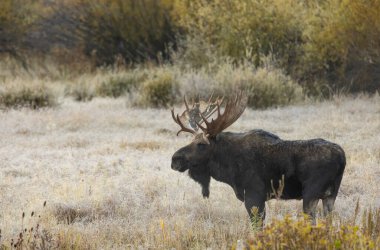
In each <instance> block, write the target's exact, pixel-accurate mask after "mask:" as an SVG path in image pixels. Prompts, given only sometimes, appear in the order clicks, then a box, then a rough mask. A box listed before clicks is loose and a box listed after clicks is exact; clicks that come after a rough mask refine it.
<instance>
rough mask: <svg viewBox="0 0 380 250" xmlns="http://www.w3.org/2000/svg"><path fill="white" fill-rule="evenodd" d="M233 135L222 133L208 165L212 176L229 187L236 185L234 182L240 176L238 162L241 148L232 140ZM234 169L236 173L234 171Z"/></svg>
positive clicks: (217, 138) (216, 140) (216, 141)
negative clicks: (237, 175)
mask: <svg viewBox="0 0 380 250" xmlns="http://www.w3.org/2000/svg"><path fill="white" fill-rule="evenodd" d="M230 134H231V133H220V134H219V135H218V136H217V137H216V138H215V139H213V141H214V143H215V150H214V152H213V154H212V156H211V158H210V161H209V163H208V169H209V170H210V175H211V177H212V178H214V179H215V180H217V181H221V182H224V183H227V184H229V185H234V180H235V177H236V176H233V175H234V174H238V171H236V169H238V166H237V165H238V161H237V157H236V156H237V154H238V150H239V147H238V145H237V144H236V143H235V142H234V140H231V138H230V136H229V135H230ZM233 169H234V171H233Z"/></svg>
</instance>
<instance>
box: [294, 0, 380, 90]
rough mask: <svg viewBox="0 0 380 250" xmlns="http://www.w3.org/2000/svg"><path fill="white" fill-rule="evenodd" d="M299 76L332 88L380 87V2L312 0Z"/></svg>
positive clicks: (357, 88)
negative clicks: (315, 0)
mask: <svg viewBox="0 0 380 250" xmlns="http://www.w3.org/2000/svg"><path fill="white" fill-rule="evenodd" d="M308 11H309V14H308V18H307V19H306V20H305V22H306V24H307V25H306V26H305V29H304V31H303V38H302V39H303V40H304V45H303V46H302V50H303V51H304V52H303V53H304V54H303V56H302V58H300V63H299V65H298V73H296V74H297V75H298V77H299V78H300V79H302V80H305V81H307V82H313V81H315V80H319V81H321V80H324V81H326V82H327V83H328V84H329V86H330V88H333V89H339V88H342V87H344V88H346V89H349V90H351V91H363V90H364V91H366V90H367V91H376V90H379V89H380V84H379V79H380V77H379V73H378V68H379V66H380V15H379V13H380V2H379V1H377V0H370V1H365V0H359V1H341V0H328V1H318V3H317V2H315V3H314V4H311V3H310V7H309V8H308Z"/></svg>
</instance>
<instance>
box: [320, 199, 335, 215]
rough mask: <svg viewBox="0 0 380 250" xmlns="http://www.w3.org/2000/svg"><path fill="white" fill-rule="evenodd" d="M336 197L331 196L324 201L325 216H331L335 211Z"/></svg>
mask: <svg viewBox="0 0 380 250" xmlns="http://www.w3.org/2000/svg"><path fill="white" fill-rule="evenodd" d="M334 203H335V197H334V196H329V197H326V198H324V199H322V204H323V216H325V217H326V216H327V215H329V214H330V213H331V212H332V211H333V209H334Z"/></svg>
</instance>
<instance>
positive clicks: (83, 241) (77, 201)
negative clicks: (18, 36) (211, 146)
mask: <svg viewBox="0 0 380 250" xmlns="http://www.w3.org/2000/svg"><path fill="white" fill-rule="evenodd" d="M177 110H178V108H177ZM256 128H261V129H264V130H267V131H270V132H273V133H275V134H277V135H278V136H280V137H281V138H283V139H310V138H317V137H321V138H324V139H327V140H330V141H333V142H336V143H338V144H340V145H341V146H342V147H343V148H344V150H345V152H346V156H347V166H346V171H345V174H344V178H343V181H342V185H341V189H340V192H339V195H338V198H337V201H336V206H335V211H336V213H337V214H338V216H339V217H340V218H341V219H342V220H345V221H349V220H351V219H352V217H353V214H354V211H355V206H356V203H357V201H358V200H359V204H360V213H362V212H363V211H365V210H366V209H369V208H375V209H376V208H379V207H380V184H379V183H380V135H379V134H380V97H379V95H375V96H373V97H367V96H361V97H357V98H355V99H353V98H347V97H337V98H334V99H333V100H331V101H326V102H321V103H308V104H300V105H298V106H289V107H285V108H278V109H270V110H264V111H257V110H250V109H248V110H246V111H245V113H244V114H243V115H242V117H241V118H240V119H239V120H238V121H237V122H236V123H235V124H234V125H233V126H231V127H230V128H229V129H228V130H229V131H247V130H250V129H256ZM177 130H178V128H177V125H176V124H175V123H174V122H173V121H172V119H171V117H170V112H169V110H165V109H136V108H129V107H128V106H127V105H126V100H125V99H123V98H119V99H101V98H96V99H94V100H93V101H91V102H88V103H78V102H74V101H71V100H70V99H64V100H62V103H61V105H60V106H59V107H57V108H54V109H43V110H39V111H32V110H29V109H21V110H8V111H0V229H1V233H0V234H1V238H0V245H1V244H4V245H9V243H10V242H11V239H12V238H13V239H15V238H17V237H18V234H19V232H20V231H21V230H22V229H23V228H28V230H29V228H30V227H35V226H36V225H37V224H39V227H40V230H41V234H43V235H44V237H45V241H46V242H47V243H46V244H59V246H60V247H66V248H70V247H74V246H75V247H78V248H120V249H124V248H128V247H131V248H138V247H140V248H142V249H147V248H150V249H154V248H164V249H170V248H173V247H174V248H176V249H183V248H196V249H204V248H206V247H211V248H212V249H219V248H229V247H231V246H232V245H233V244H234V243H235V242H236V241H237V240H238V239H245V238H248V237H249V235H250V234H251V232H252V231H251V229H250V225H249V221H248V216H247V213H246V211H245V208H244V205H243V204H242V203H241V202H240V201H238V200H237V199H236V198H235V195H234V192H233V190H232V189H231V188H230V187H229V186H227V185H225V184H221V183H218V182H216V181H212V182H211V187H210V192H211V193H210V198H209V199H207V200H205V199H203V198H202V196H201V189H200V187H199V185H198V184H197V183H195V182H194V181H192V180H191V179H190V178H188V176H187V175H186V174H180V173H178V172H175V171H173V170H171V168H170V161H171V156H172V154H173V153H174V152H175V151H176V150H177V149H178V148H180V147H181V146H184V145H186V144H187V143H189V142H190V141H191V137H190V136H186V135H182V134H181V135H180V136H179V137H176V136H175V133H176V131H177ZM44 201H46V202H47V205H46V207H43V205H42V204H43V203H44ZM301 208H302V206H301V202H300V201H276V200H274V201H270V202H268V203H267V212H268V213H267V214H268V216H267V222H270V221H272V220H273V219H275V218H281V217H283V216H285V215H286V214H290V216H293V217H294V216H298V215H299V214H300V213H301V211H302V210H301ZM23 212H25V213H26V215H25V218H24V219H23V218H22V213H23ZM32 212H34V214H35V215H33V216H31V213H32ZM38 215H40V216H41V217H40V218H39V217H38ZM357 223H359V224H360V222H357ZM34 230H35V229H34ZM43 230H45V231H43ZM57 242H58V243H57Z"/></svg>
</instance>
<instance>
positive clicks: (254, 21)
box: [176, 0, 304, 67]
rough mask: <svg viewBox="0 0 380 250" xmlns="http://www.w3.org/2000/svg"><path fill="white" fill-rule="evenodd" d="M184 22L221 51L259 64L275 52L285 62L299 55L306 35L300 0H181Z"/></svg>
mask: <svg viewBox="0 0 380 250" xmlns="http://www.w3.org/2000/svg"><path fill="white" fill-rule="evenodd" d="M176 8H177V12H178V13H180V17H179V19H180V23H181V25H182V26H183V27H184V28H185V30H186V31H187V32H188V33H189V34H190V36H192V37H199V36H200V37H201V38H203V39H204V40H205V41H206V42H207V43H208V44H209V45H210V46H211V45H215V47H216V49H217V51H218V52H219V54H220V55H223V56H229V57H231V58H233V59H235V60H241V59H249V60H251V61H253V62H254V63H255V65H256V66H258V65H260V64H261V59H262V56H263V55H264V56H267V55H269V54H272V55H273V56H275V57H276V58H278V59H279V60H280V61H281V62H282V65H283V66H285V67H286V66H288V65H289V64H292V63H293V61H294V60H295V58H296V55H297V52H298V50H297V49H298V47H299V45H300V43H301V39H300V38H301V36H302V27H303V22H302V14H303V13H304V11H303V7H302V4H300V1H296V0H270V1H260V0H242V1H229V0H211V1H202V0H196V1H188V2H181V3H179V4H178V5H177V6H176Z"/></svg>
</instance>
